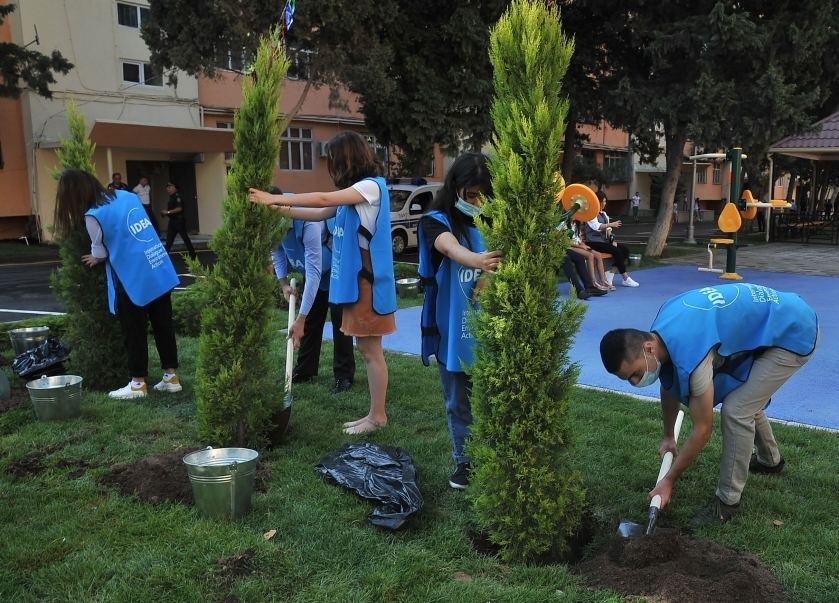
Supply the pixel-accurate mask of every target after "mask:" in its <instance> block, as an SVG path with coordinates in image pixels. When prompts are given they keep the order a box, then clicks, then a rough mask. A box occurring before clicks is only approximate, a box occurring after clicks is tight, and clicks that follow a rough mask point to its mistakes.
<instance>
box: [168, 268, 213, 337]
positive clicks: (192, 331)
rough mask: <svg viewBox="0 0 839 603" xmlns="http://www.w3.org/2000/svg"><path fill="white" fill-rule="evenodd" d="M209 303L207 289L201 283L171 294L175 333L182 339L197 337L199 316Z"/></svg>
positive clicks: (199, 325)
mask: <svg viewBox="0 0 839 603" xmlns="http://www.w3.org/2000/svg"><path fill="white" fill-rule="evenodd" d="M209 301H210V297H209V294H208V292H207V287H206V286H203V287H202V285H201V281H197V282H195V283H193V284H192V285H191V286H190V287H188V288H187V289H185V290H183V291H177V290H176V291H174V292H173V293H172V318H173V320H174V323H175V332H176V333H177V334H178V335H183V336H184V337H198V336H199V335H200V334H201V316H202V315H203V313H204V309H205V308H206V307H207V304H208V303H209Z"/></svg>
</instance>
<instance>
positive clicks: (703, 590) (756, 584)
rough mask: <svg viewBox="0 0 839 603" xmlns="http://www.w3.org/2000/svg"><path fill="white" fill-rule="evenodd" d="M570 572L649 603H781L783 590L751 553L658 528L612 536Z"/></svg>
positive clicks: (595, 584)
mask: <svg viewBox="0 0 839 603" xmlns="http://www.w3.org/2000/svg"><path fill="white" fill-rule="evenodd" d="M571 569H572V571H574V572H575V573H577V574H579V575H581V576H582V577H583V579H584V580H585V582H586V583H587V584H588V585H589V586H592V587H595V588H598V589H610V590H614V591H617V592H619V593H621V594H623V595H626V596H629V597H645V600H646V601H648V602H650V603H669V602H671V601H672V602H676V601H678V603H706V602H708V601H713V602H714V603H728V602H731V603H735V602H736V603H782V602H785V601H787V597H786V595H785V594H784V589H783V587H782V586H781V585H780V583H779V582H778V580H777V579H776V578H775V577H774V576H773V575H772V573H771V572H770V571H769V569H768V568H767V567H766V566H765V565H764V564H763V563H762V562H761V561H760V559H758V558H757V557H755V556H754V555H751V554H749V553H743V552H740V551H736V550H734V549H730V548H727V547H724V546H722V545H719V544H716V543H714V542H710V541H707V540H698V539H693V538H689V537H687V536H683V535H681V534H679V533H678V532H676V531H675V530H666V529H660V530H658V531H657V532H656V534H655V535H653V536H640V537H636V538H620V537H615V539H614V540H612V541H611V542H610V543H609V546H608V547H607V548H606V549H605V550H603V551H601V552H600V553H598V554H596V555H595V556H594V557H592V558H589V559H588V560H586V561H583V562H582V563H579V564H577V565H576V566H573V567H572V568H571Z"/></svg>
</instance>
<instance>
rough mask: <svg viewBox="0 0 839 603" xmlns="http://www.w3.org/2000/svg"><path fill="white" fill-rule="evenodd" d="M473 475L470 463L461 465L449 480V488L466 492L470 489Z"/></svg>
mask: <svg viewBox="0 0 839 603" xmlns="http://www.w3.org/2000/svg"><path fill="white" fill-rule="evenodd" d="M471 474H472V466H471V465H470V464H469V463H461V464H459V465H458V466H457V469H455V471H454V473H452V476H451V477H450V478H449V486H451V487H452V488H454V489H455V490H466V488H468V487H469V477H470V475H471Z"/></svg>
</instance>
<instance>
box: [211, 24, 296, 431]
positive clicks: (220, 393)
mask: <svg viewBox="0 0 839 603" xmlns="http://www.w3.org/2000/svg"><path fill="white" fill-rule="evenodd" d="M287 70H288V59H287V57H286V53H285V47H284V45H283V42H282V40H281V38H280V35H279V33H278V31H276V30H274V31H272V32H271V34H269V35H268V36H266V37H263V39H262V40H261V41H260V44H259V48H258V50H257V53H256V58H255V61H254V64H253V66H252V70H251V72H250V74H249V75H247V76H245V77H243V80H242V106H241V108H240V109H239V111H238V112H237V113H236V116H235V120H234V128H233V141H234V147H235V149H236V154H235V156H234V159H233V165H232V168H231V170H230V174H228V177H227V182H226V186H227V197H226V199H225V200H224V202H223V204H222V213H223V221H222V225H221V227H220V228H219V229H218V230H217V231H216V233H215V235H214V236H213V240H212V243H211V248H212V249H213V251H215V253H216V258H217V260H216V263H215V265H214V266H213V267H212V268H211V269H210V270H208V271H207V282H206V286H207V291H208V296H209V299H210V300H212V301H211V303H210V305H208V306H207V308H206V310H205V312H204V316H203V318H202V321H201V337H200V339H199V346H198V361H197V368H196V375H195V395H196V402H197V406H198V425H199V431H200V433H201V436H202V437H203V438H205V439H207V440H208V441H211V442H215V443H219V444H224V445H230V444H235V445H238V446H244V445H255V444H259V443H260V442H261V441H263V439H264V434H265V433H266V432H267V430H268V428H269V427H270V425H269V417H270V415H271V413H272V412H273V411H276V410H277V408H278V407H279V406H280V405H281V404H282V390H281V388H279V387H277V380H276V378H275V374H276V372H277V370H276V367H273V366H271V365H270V364H269V361H268V351H269V346H270V345H271V344H272V333H271V331H270V328H269V327H270V324H269V321H270V318H271V312H272V308H273V307H274V296H273V291H274V285H275V280H276V279H274V278H273V277H272V276H271V275H270V273H269V271H268V270H267V266H268V263H269V258H270V251H271V248H272V246H274V245H276V244H277V242H278V241H279V240H280V232H281V231H280V228H281V226H283V225H284V224H283V223H287V222H288V221H287V220H280V219H279V218H278V217H277V214H276V212H274V211H272V210H270V209H268V208H267V207H265V206H263V205H257V204H254V203H251V202H250V201H249V199H248V188H249V187H256V188H261V189H265V188H267V187H268V186H269V185H270V184H271V179H272V175H273V172H274V166H275V165H276V164H277V157H278V154H279V145H280V134H281V133H282V130H283V128H284V123H283V120H281V118H280V115H279V101H280V85H281V83H282V81H283V78H284V77H285V74H286V71H287Z"/></svg>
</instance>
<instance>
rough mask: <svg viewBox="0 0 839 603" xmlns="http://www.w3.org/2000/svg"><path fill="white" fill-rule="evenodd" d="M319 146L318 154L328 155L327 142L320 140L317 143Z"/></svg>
mask: <svg viewBox="0 0 839 603" xmlns="http://www.w3.org/2000/svg"><path fill="white" fill-rule="evenodd" d="M318 146H319V147H320V156H321V157H328V156H329V143H328V142H320V143H318Z"/></svg>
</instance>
